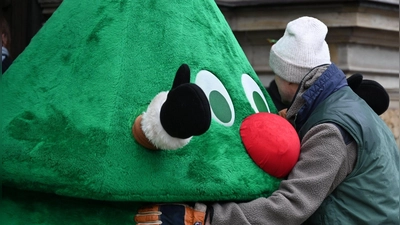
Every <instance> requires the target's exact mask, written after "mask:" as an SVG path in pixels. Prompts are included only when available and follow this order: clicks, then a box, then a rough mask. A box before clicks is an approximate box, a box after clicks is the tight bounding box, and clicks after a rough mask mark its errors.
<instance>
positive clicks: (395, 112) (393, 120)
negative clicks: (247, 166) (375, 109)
mask: <svg viewBox="0 0 400 225" xmlns="http://www.w3.org/2000/svg"><path fill="white" fill-rule="evenodd" d="M380 117H381V118H382V119H383V121H385V122H386V124H387V125H388V126H389V128H390V129H391V130H392V132H393V135H394V137H395V138H396V141H397V146H399V148H400V109H390V108H389V109H388V110H387V111H386V112H385V113H383V114H382V115H381V116H380Z"/></svg>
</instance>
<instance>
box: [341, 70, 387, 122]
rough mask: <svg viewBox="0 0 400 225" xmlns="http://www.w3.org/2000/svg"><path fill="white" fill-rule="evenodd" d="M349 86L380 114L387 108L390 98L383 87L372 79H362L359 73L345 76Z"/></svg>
mask: <svg viewBox="0 0 400 225" xmlns="http://www.w3.org/2000/svg"><path fill="white" fill-rule="evenodd" d="M347 83H348V84H349V86H350V88H351V89H353V91H354V92H355V93H356V94H357V95H358V96H360V98H362V99H364V101H365V102H366V103H367V104H368V105H369V106H370V107H371V108H372V109H373V110H374V111H375V113H376V114H378V115H381V114H382V113H384V112H385V111H386V110H387V109H388V108H389V103H390V98H389V94H388V93H387V91H386V90H385V88H384V87H383V86H382V85H381V84H379V83H378V82H376V81H374V80H364V79H363V76H362V75H361V74H354V75H352V76H350V77H349V78H347Z"/></svg>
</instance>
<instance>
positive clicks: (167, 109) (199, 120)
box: [160, 64, 211, 139]
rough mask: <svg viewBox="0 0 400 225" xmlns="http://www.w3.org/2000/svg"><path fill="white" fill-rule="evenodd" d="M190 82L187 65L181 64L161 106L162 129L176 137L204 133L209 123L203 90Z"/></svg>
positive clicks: (207, 107)
mask: <svg viewBox="0 0 400 225" xmlns="http://www.w3.org/2000/svg"><path fill="white" fill-rule="evenodd" d="M189 82H190V69H189V66H188V65H186V64H183V65H182V66H180V68H179V69H178V71H177V72H176V76H175V79H174V82H173V85H172V89H171V90H170V91H169V93H168V96H167V100H166V101H165V103H164V104H163V105H162V107H161V111H160V121H161V125H162V126H163V128H164V130H165V131H166V132H167V133H168V134H169V135H171V136H172V137H176V138H182V139H185V138H188V137H191V136H193V135H201V134H203V133H205V132H206V131H207V130H208V129H209V127H210V125H211V109H210V103H209V101H208V99H207V97H206V95H205V94H204V92H203V90H202V89H201V88H200V87H199V86H197V85H196V84H192V83H189Z"/></svg>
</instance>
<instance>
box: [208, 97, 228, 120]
mask: <svg viewBox="0 0 400 225" xmlns="http://www.w3.org/2000/svg"><path fill="white" fill-rule="evenodd" d="M209 98H210V105H211V109H212V111H213V112H214V115H215V116H216V117H217V118H218V119H219V120H221V122H223V123H228V122H229V121H231V119H232V112H231V110H230V108H229V105H228V102H227V101H226V100H225V98H224V96H222V95H221V93H219V92H218V91H211V92H210V97H209Z"/></svg>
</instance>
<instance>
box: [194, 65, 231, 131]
mask: <svg viewBox="0 0 400 225" xmlns="http://www.w3.org/2000/svg"><path fill="white" fill-rule="evenodd" d="M195 83H196V84H197V85H199V86H200V87H201V89H202V90H203V91H204V93H205V94H206V96H207V98H208V100H209V101H210V106H211V113H212V117H213V119H215V120H216V121H217V122H219V123H220V124H222V125H224V126H227V127H228V126H232V124H233V121H235V111H234V109H233V103H232V100H231V97H230V96H229V94H228V91H227V90H226V89H225V87H224V85H223V84H222V82H221V81H220V80H219V79H218V78H217V77H216V76H215V75H214V74H212V73H211V72H209V71H207V70H201V71H200V72H199V73H197V76H196V81H195Z"/></svg>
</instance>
